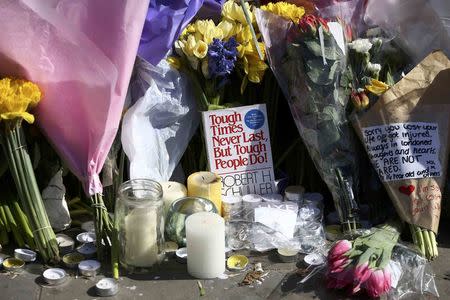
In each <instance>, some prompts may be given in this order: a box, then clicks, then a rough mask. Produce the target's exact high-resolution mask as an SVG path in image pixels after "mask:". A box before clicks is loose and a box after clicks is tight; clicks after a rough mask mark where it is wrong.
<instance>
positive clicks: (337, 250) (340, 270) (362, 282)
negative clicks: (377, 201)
mask: <svg viewBox="0 0 450 300" xmlns="http://www.w3.org/2000/svg"><path fill="white" fill-rule="evenodd" d="M399 227H400V225H399V223H392V224H385V225H383V226H380V227H377V228H375V229H373V231H372V232H371V233H370V234H367V235H364V236H361V237H358V238H357V239H356V240H354V241H353V242H350V241H348V240H341V241H339V242H337V243H336V244H335V245H334V246H333V247H332V248H331V249H330V251H329V253H328V272H327V287H328V288H334V289H343V288H348V289H349V291H350V293H351V294H356V293H358V292H360V291H361V290H365V291H366V292H367V294H368V295H369V296H371V297H380V296H381V295H382V294H384V293H387V292H388V291H389V290H390V289H391V273H392V267H391V265H390V260H391V256H392V250H393V248H394V246H395V244H396V243H397V240H398V237H399V235H400V228H399Z"/></svg>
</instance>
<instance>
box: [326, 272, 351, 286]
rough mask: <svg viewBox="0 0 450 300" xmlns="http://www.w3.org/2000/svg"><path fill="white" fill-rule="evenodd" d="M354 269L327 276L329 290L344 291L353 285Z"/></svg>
mask: <svg viewBox="0 0 450 300" xmlns="http://www.w3.org/2000/svg"><path fill="white" fill-rule="evenodd" d="M352 272H353V269H352V268H347V269H344V270H343V271H342V272H338V273H328V274H327V288H329V289H343V288H345V287H347V286H349V285H351V284H352Z"/></svg>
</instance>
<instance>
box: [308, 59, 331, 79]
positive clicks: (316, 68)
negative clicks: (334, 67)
mask: <svg viewBox="0 0 450 300" xmlns="http://www.w3.org/2000/svg"><path fill="white" fill-rule="evenodd" d="M306 65H307V67H308V70H309V71H308V72H307V73H306V74H307V75H308V77H309V79H310V80H311V81H312V82H314V83H315V84H318V85H330V84H331V83H333V80H332V79H330V78H329V75H330V66H329V65H324V64H323V60H322V59H321V58H316V59H311V60H308V61H307V62H306Z"/></svg>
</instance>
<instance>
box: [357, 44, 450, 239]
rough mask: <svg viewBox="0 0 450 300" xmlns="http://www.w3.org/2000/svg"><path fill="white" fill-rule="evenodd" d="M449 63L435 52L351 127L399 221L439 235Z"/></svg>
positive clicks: (448, 110)
mask: <svg viewBox="0 0 450 300" xmlns="http://www.w3.org/2000/svg"><path fill="white" fill-rule="evenodd" d="M449 117H450V60H449V59H448V58H447V57H446V56H445V54H444V53H443V52H441V51H437V52H433V53H431V54H430V55H428V56H427V57H426V58H425V59H424V60H423V61H422V62H421V63H420V64H418V65H417V66H416V67H415V68H414V69H413V70H412V71H411V72H410V73H408V74H407V75H406V76H405V77H404V78H403V79H402V80H400V81H399V82H398V83H397V84H395V85H394V86H393V87H392V88H391V89H389V90H388V91H387V92H386V93H384V94H383V95H382V96H380V98H379V99H378V101H377V102H376V103H375V104H374V105H373V106H372V107H371V108H370V109H369V110H368V111H367V112H365V113H363V114H361V115H354V116H353V118H352V121H353V125H354V127H355V129H356V132H357V134H358V136H359V137H360V139H361V141H362V142H363V144H364V146H365V148H366V151H367V153H368V155H369V158H370V160H371V162H372V164H373V165H374V167H375V169H376V170H377V172H378V175H379V177H380V179H381V181H383V183H384V186H385V187H386V189H387V191H388V193H389V195H390V197H391V199H392V201H393V203H394V205H395V208H396V209H397V212H398V214H399V215H400V217H401V218H402V219H403V220H404V221H406V222H408V223H411V224H415V225H418V226H420V227H423V228H426V229H430V230H432V231H434V232H435V233H437V229H438V226H439V218H440V211H441V198H442V194H441V191H443V187H444V183H445V178H446V174H445V173H446V169H447V162H448V156H449V132H450V130H449V127H450V118H449Z"/></svg>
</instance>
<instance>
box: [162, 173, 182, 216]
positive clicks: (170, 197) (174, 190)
mask: <svg viewBox="0 0 450 300" xmlns="http://www.w3.org/2000/svg"><path fill="white" fill-rule="evenodd" d="M159 184H160V185H161V186H162V190H163V196H162V199H163V201H164V216H167V212H168V211H169V208H170V205H171V204H172V202H174V201H175V200H177V199H180V198H183V197H186V196H187V189H186V187H185V186H184V185H182V184H181V183H178V182H175V181H166V182H160V183H159Z"/></svg>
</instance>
